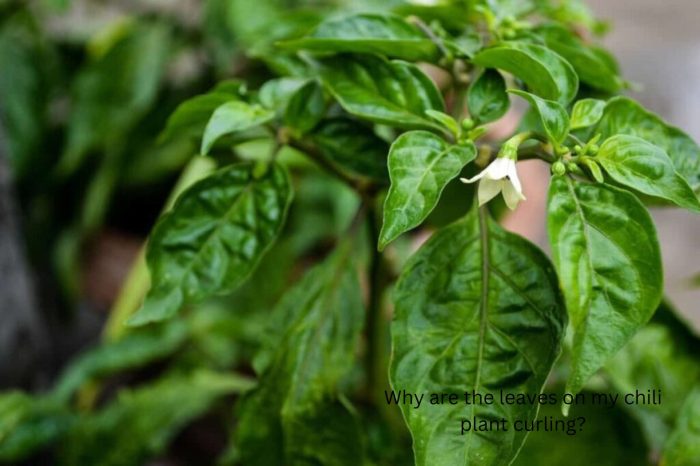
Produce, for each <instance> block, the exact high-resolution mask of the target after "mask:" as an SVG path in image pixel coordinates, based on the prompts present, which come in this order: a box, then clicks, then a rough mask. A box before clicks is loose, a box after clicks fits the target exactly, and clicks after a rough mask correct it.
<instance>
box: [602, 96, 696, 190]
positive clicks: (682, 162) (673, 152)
mask: <svg viewBox="0 0 700 466" xmlns="http://www.w3.org/2000/svg"><path fill="white" fill-rule="evenodd" d="M596 132H597V133H600V134H601V135H602V137H603V139H604V140H605V139H607V138H609V137H612V136H615V135H616V134H628V135H630V136H637V137H640V138H642V139H646V140H647V141H649V142H651V143H652V144H654V145H656V146H659V147H661V148H662V149H663V150H665V151H666V153H667V154H668V156H669V157H671V160H672V161H673V165H674V166H675V167H676V171H677V172H678V173H680V175H681V176H682V177H683V178H685V179H686V181H688V184H689V185H690V187H691V188H692V189H693V190H694V191H696V192H697V191H698V190H700V147H698V145H697V144H696V143H695V142H694V141H693V140H692V139H691V138H690V137H688V135H687V134H685V133H684V132H683V131H681V130H680V129H678V128H675V127H673V126H669V125H668V124H666V123H665V122H664V121H663V120H661V118H659V117H658V116H656V115H654V114H653V113H651V112H648V111H646V110H645V109H644V108H643V107H642V106H641V105H639V104H638V103H637V102H635V101H634V100H632V99H629V98H627V97H616V98H614V99H611V100H610V101H609V102H608V105H607V106H606V107H605V111H604V112H603V118H602V119H601V121H600V123H599V125H598V127H597V129H596Z"/></svg>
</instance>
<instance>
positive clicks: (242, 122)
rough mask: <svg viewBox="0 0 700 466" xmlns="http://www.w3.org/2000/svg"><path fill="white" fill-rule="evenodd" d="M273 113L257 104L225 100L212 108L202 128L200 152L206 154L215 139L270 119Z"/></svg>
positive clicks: (273, 115)
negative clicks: (205, 124) (214, 108)
mask: <svg viewBox="0 0 700 466" xmlns="http://www.w3.org/2000/svg"><path fill="white" fill-rule="evenodd" d="M274 117H275V113H274V112H273V111H271V110H267V109H265V108H263V107H261V106H260V105H257V104H252V105H251V104H247V103H245V102H240V101H232V102H227V103H225V104H223V105H221V106H219V107H218V108H217V109H216V110H214V113H213V115H212V116H211V118H210V119H209V122H208V123H207V126H206V128H205V129H204V137H203V138H202V148H201V150H200V153H201V154H203V155H206V154H208V153H209V150H210V149H211V147H212V146H213V145H214V143H215V142H216V140H217V139H219V138H220V137H222V136H225V135H227V134H233V133H236V132H238V131H244V130H247V129H250V128H253V127H255V126H259V125H262V124H264V123H267V122H268V121H270V120H272V119H273V118H274Z"/></svg>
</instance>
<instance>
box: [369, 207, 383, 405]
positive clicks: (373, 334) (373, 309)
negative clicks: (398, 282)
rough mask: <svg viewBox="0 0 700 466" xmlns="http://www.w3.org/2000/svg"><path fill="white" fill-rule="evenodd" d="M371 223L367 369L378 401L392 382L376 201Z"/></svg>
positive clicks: (370, 386)
mask: <svg viewBox="0 0 700 466" xmlns="http://www.w3.org/2000/svg"><path fill="white" fill-rule="evenodd" d="M367 224H368V227H369V240H370V250H371V257H370V260H369V266H368V273H367V278H368V282H369V296H368V305H367V353H366V355H365V369H366V374H367V386H368V388H369V393H370V398H371V399H373V400H378V399H379V393H380V392H381V391H382V388H384V387H386V386H387V385H388V379H387V375H388V374H387V362H388V361H387V358H386V354H385V353H386V351H384V347H385V334H386V325H385V322H384V315H383V313H382V295H383V293H384V287H385V284H386V283H385V281H384V277H383V276H382V269H383V256H382V253H380V252H379V251H378V250H377V242H378V241H379V222H378V221H377V209H376V206H375V205H374V202H372V201H370V202H369V205H368V209H367Z"/></svg>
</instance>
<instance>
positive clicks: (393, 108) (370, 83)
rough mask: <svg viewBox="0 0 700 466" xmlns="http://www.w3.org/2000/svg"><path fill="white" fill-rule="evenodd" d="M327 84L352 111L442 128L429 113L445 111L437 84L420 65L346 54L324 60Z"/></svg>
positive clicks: (411, 125)
mask: <svg viewBox="0 0 700 466" xmlns="http://www.w3.org/2000/svg"><path fill="white" fill-rule="evenodd" d="M320 73H321V79H322V80H323V84H324V85H325V86H326V87H327V88H328V90H329V91H330V92H331V93H332V94H333V96H334V97H335V98H336V99H337V100H338V102H339V103H340V105H342V106H343V108H344V109H345V110H347V111H348V112H349V113H351V114H353V115H356V116H358V117H361V118H364V119H367V120H370V121H374V122H376V123H384V124H387V125H390V126H396V127H399V128H406V129H433V130H438V131H442V127H441V126H440V125H439V124H437V123H435V122H433V121H432V120H431V119H430V118H428V117H427V116H426V114H425V112H426V110H438V111H441V112H442V111H444V110H445V104H444V102H443V100H442V96H441V95H440V93H439V92H438V90H437V88H436V87H435V84H434V83H433V82H432V81H431V80H430V78H428V77H427V76H426V75H425V74H424V73H423V72H422V71H421V70H420V69H419V68H418V67H417V66H415V65H413V64H410V63H406V62H402V61H387V60H384V59H382V58H380V57H375V56H372V55H367V56H352V55H343V56H338V57H334V58H328V59H325V60H323V61H322V62H321V68H320Z"/></svg>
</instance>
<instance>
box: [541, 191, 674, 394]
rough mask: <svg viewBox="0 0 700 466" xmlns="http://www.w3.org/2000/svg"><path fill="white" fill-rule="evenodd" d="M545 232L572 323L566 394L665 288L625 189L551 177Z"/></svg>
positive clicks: (639, 211)
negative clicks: (570, 362) (569, 368)
mask: <svg viewBox="0 0 700 466" xmlns="http://www.w3.org/2000/svg"><path fill="white" fill-rule="evenodd" d="M548 210H549V217H548V230H549V238H550V242H551V245H552V254H553V257H554V263H555V265H556V267H557V271H558V272H559V280H560V281H561V285H562V289H563V291H564V296H565V298H566V304H567V309H568V311H569V316H570V317H571V321H572V324H573V328H574V341H573V349H572V367H571V374H570V376H569V380H568V383H567V389H566V391H567V392H571V393H575V392H578V391H579V390H581V388H582V387H583V385H584V383H585V382H586V381H587V380H588V379H589V378H590V377H591V376H592V375H593V374H594V373H595V372H596V371H597V370H598V369H600V368H601V367H602V366H603V365H604V364H605V363H606V362H607V361H608V360H609V359H610V358H611V357H612V356H614V355H615V353H616V352H617V351H618V350H619V349H620V348H622V347H623V346H624V345H625V344H626V343H627V342H628V341H629V340H630V339H631V338H632V337H633V336H634V334H635V332H636V331H637V330H639V329H640V328H641V327H642V326H643V325H644V324H646V323H647V322H648V321H649V319H650V318H651V316H652V315H653V313H654V311H655V310H656V308H657V306H658V304H659V302H660V300H661V293H662V291H663V286H662V285H663V278H662V277H663V276H662V272H661V271H662V266H661V254H660V251H659V244H658V240H657V238H656V230H655V228H654V224H653V222H652V220H651V217H650V216H649V213H648V212H647V210H646V208H645V207H644V206H643V205H642V204H641V202H640V201H639V200H638V199H637V198H636V197H635V196H634V195H633V194H631V193H629V192H627V191H623V190H620V189H617V188H613V187H611V186H607V185H602V184H588V183H579V182H576V181H573V180H571V179H569V178H566V177H555V178H554V179H553V180H552V184H551V186H550V191H549V207H548Z"/></svg>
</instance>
